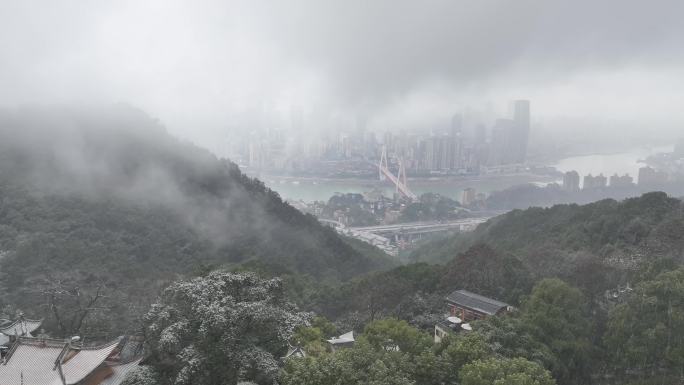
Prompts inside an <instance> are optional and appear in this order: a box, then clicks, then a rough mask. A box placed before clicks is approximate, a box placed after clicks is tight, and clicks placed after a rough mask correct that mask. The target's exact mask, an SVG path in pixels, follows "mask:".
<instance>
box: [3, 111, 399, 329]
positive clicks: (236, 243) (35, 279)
mask: <svg viewBox="0 0 684 385" xmlns="http://www.w3.org/2000/svg"><path fill="white" fill-rule="evenodd" d="M249 261H260V262H263V263H266V264H268V265H269V266H272V267H273V268H274V269H277V268H283V269H288V270H290V271H293V272H296V273H298V274H301V275H303V276H310V277H312V279H315V280H325V281H331V282H336V281H340V280H347V279H349V278H351V277H353V276H355V275H357V274H360V273H365V272H368V271H372V270H377V269H382V268H385V267H388V266H391V265H392V262H391V261H390V260H389V259H388V257H387V256H385V255H384V254H383V253H381V252H379V251H378V250H376V249H374V248H370V247H368V246H365V245H360V244H358V243H356V242H352V241H350V240H345V239H341V238H340V237H338V236H337V235H336V234H335V233H334V231H332V230H330V229H328V228H325V227H322V226H320V225H319V224H318V222H317V221H316V219H315V218H314V217H312V216H305V215H302V214H301V213H300V212H299V211H297V210H295V209H294V208H292V207H291V206H289V205H287V204H285V203H283V201H282V200H281V199H280V198H279V197H278V195H277V194H276V193H274V192H273V191H271V190H269V189H267V188H266V187H264V185H263V184H262V183H261V182H260V181H258V180H255V179H251V178H248V177H246V176H245V175H243V174H242V173H241V172H240V171H239V169H238V167H237V166H236V165H235V164H233V163H231V162H229V161H227V160H223V159H217V158H216V157H215V156H213V155H212V154H210V153H209V152H208V151H205V150H203V149H200V148H197V147H195V146H193V145H191V144H188V143H183V142H180V141H179V140H177V139H174V138H173V137H171V136H170V135H168V134H167V133H166V132H165V130H164V128H163V127H162V126H160V125H159V123H158V122H156V121H155V120H154V119H152V118H150V117H148V116H146V115H145V114H144V113H142V112H140V111H137V110H135V109H132V108H130V107H126V106H116V107H111V108H101V109H88V110H87V112H85V111H84V110H79V109H68V108H34V107H32V108H24V109H12V110H2V111H0V304H3V303H4V304H12V305H13V306H14V307H18V308H21V309H22V310H24V311H26V312H28V315H29V316H31V317H47V321H46V326H47V327H48V329H51V330H53V331H55V332H59V333H61V334H65V335H66V334H69V333H71V332H74V331H75V330H81V331H85V330H88V331H89V332H90V333H91V334H93V335H97V334H98V333H100V334H103V335H106V334H110V333H118V332H121V331H122V330H121V329H125V328H127V327H129V326H130V325H131V322H132V321H133V319H134V317H136V316H137V315H139V314H142V312H144V311H145V310H146V309H147V306H148V305H149V303H150V301H151V300H152V299H153V298H154V297H155V296H156V295H157V294H158V292H159V289H160V288H161V287H164V286H166V285H168V283H169V282H171V281H172V280H174V279H177V278H178V277H179V276H181V275H187V274H195V273H201V272H202V271H203V270H209V269H211V268H215V267H225V266H235V265H237V264H241V263H245V262H249ZM90 301H93V303H90ZM95 304H96V305H97V306H94V305H95ZM92 309H99V310H96V311H99V312H100V313H101V314H89V316H88V317H85V321H83V322H89V324H87V325H80V324H79V322H81V321H80V320H81V317H80V316H77V317H72V316H71V315H72V314H79V315H82V314H84V313H86V312H92V311H93V310H92ZM7 312H11V309H9V310H6V313H7ZM60 312H63V314H60ZM66 314H69V315H70V316H69V317H68V319H65V315H66ZM72 318H73V319H72ZM105 319H106V320H107V321H106V322H105V321H104V320H105ZM112 324H113V325H114V326H112ZM112 327H113V328H114V329H115V330H111V329H112Z"/></svg>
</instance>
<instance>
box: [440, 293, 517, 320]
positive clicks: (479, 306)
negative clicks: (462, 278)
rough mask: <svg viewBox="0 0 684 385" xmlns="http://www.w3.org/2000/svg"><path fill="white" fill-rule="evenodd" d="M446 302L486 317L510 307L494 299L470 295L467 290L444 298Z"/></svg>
mask: <svg viewBox="0 0 684 385" xmlns="http://www.w3.org/2000/svg"><path fill="white" fill-rule="evenodd" d="M446 299H447V301H449V302H451V303H453V304H455V305H459V306H463V307H465V308H468V309H472V310H475V311H478V312H480V313H483V314H487V315H494V314H496V313H498V312H499V311H500V310H501V309H506V308H508V307H509V306H510V305H509V304H507V303H504V302H501V301H497V300H495V299H491V298H487V297H485V296H482V295H479V294H475V293H471V292H469V291H467V290H456V291H454V292H453V293H451V294H449V295H448V296H447V297H446Z"/></svg>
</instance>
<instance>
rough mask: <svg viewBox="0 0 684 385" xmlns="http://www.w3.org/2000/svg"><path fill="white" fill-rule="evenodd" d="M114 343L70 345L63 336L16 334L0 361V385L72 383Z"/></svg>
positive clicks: (97, 364) (101, 359) (99, 362)
mask: <svg viewBox="0 0 684 385" xmlns="http://www.w3.org/2000/svg"><path fill="white" fill-rule="evenodd" d="M118 343H119V340H116V341H114V342H112V343H109V344H107V345H105V346H101V347H96V348H73V347H71V346H70V345H69V344H68V343H67V342H65V341H64V340H50V339H42V338H40V339H39V338H27V337H22V338H19V340H17V342H16V343H15V345H13V346H12V349H11V350H10V353H9V355H8V358H7V360H6V362H4V363H3V364H0V385H21V384H25V385H65V384H66V385H73V384H76V383H78V382H79V381H81V380H82V379H83V378H85V377H86V376H87V375H89V374H90V373H92V372H93V371H95V370H96V369H97V368H98V367H100V365H102V363H103V362H104V361H105V359H106V358H107V357H108V356H109V355H110V354H111V353H112V351H113V350H114V349H115V348H116V347H117V345H118ZM62 375H63V376H64V380H62Z"/></svg>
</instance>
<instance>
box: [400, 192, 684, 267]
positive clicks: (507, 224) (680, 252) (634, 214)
mask: <svg viewBox="0 0 684 385" xmlns="http://www.w3.org/2000/svg"><path fill="white" fill-rule="evenodd" d="M682 234H684V205H683V204H682V201H681V200H679V199H675V198H671V197H668V196H667V195H666V194H665V193H661V192H652V193H647V194H644V195H642V196H641V197H638V198H630V199H626V200H623V201H615V200H612V199H606V200H602V201H598V202H595V203H591V204H587V205H582V206H579V205H574V204H570V205H567V204H566V205H556V206H553V207H550V208H530V209H527V210H514V211H511V212H509V213H507V214H505V215H501V216H499V217H496V218H493V219H491V220H489V221H488V222H486V223H484V224H482V225H480V226H479V227H478V228H477V229H476V230H475V231H474V232H473V233H471V234H467V235H457V236H454V237H451V238H447V239H443V240H440V241H437V242H433V243H430V244H427V245H425V246H424V247H422V248H420V249H418V250H416V251H414V252H413V253H412V256H411V258H412V259H413V260H416V261H429V262H439V263H444V262H446V261H449V260H451V259H452V258H453V257H454V256H455V255H456V254H458V253H460V252H463V251H465V250H467V249H468V248H469V247H470V246H472V245H474V244H476V243H486V244H488V245H491V246H492V247H494V248H495V249H498V250H502V251H506V252H509V253H512V254H514V255H516V256H517V257H518V258H519V259H520V260H521V261H522V262H523V263H524V264H525V265H526V266H527V268H529V269H530V270H531V271H533V272H535V273H536V274H537V275H541V276H564V275H567V274H569V272H570V271H572V270H573V269H576V268H577V265H578V263H584V262H586V261H587V260H592V261H593V262H600V263H601V264H603V265H606V266H610V267H612V268H617V269H631V268H632V267H634V266H635V265H636V264H638V263H640V262H642V261H643V260H644V259H655V258H660V257H664V258H671V259H674V260H676V261H678V262H684V236H682Z"/></svg>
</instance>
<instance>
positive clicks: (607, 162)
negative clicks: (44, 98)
mask: <svg viewBox="0 0 684 385" xmlns="http://www.w3.org/2000/svg"><path fill="white" fill-rule="evenodd" d="M667 151H672V146H667V147H650V148H649V147H643V148H636V149H633V150H630V151H627V152H621V153H615V154H599V155H582V156H573V157H569V158H565V159H561V160H560V161H558V162H557V163H556V164H553V165H552V166H554V167H556V168H557V169H558V170H559V171H562V172H565V171H570V170H576V171H577V172H579V173H580V175H581V176H584V175H586V174H589V173H591V174H593V175H598V174H601V173H603V175H606V176H610V175H613V174H614V173H618V174H620V175H623V174H626V173H628V174H630V175H631V176H633V177H634V179H635V181H636V176H637V175H638V171H639V167H642V166H643V164H642V163H639V162H638V161H639V160H643V159H645V158H646V157H648V156H649V155H653V154H655V153H658V152H667ZM259 178H260V179H261V180H263V181H264V183H266V185H267V186H268V187H270V188H271V189H273V190H274V191H277V192H278V193H279V194H280V195H281V196H282V197H283V198H284V199H291V200H303V201H305V202H312V201H315V200H320V201H327V200H328V199H330V197H331V196H333V195H334V194H335V193H362V192H365V191H371V190H373V189H379V190H381V191H382V192H383V193H384V194H385V195H386V196H392V194H393V193H394V186H393V185H392V184H391V183H390V182H389V181H379V180H375V179H325V178H302V177H282V176H272V175H260V176H259ZM550 182H559V181H558V180H556V179H555V178H553V177H550V176H542V175H533V174H514V175H498V174H489V175H480V176H469V177H448V178H446V177H441V178H440V177H436V178H420V179H409V181H408V185H409V187H410V188H411V190H412V191H413V192H414V193H415V194H417V195H420V194H423V193H426V192H434V193H439V194H441V195H444V196H447V197H450V198H453V199H457V200H460V199H461V193H462V192H463V189H465V188H468V187H473V188H475V189H476V190H477V192H483V193H490V192H492V191H497V190H503V189H506V188H508V187H511V186H514V185H518V184H523V183H540V184H544V183H550Z"/></svg>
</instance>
